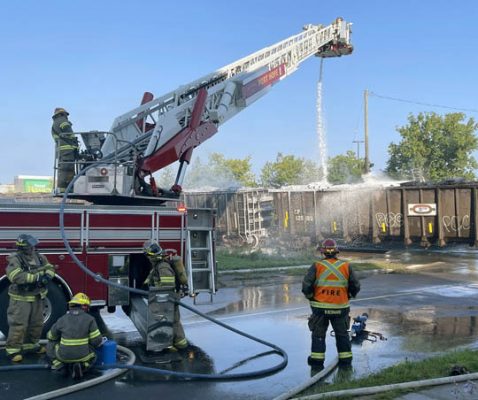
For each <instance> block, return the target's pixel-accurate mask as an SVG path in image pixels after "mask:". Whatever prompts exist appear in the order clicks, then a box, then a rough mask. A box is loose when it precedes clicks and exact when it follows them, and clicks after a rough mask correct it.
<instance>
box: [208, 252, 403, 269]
mask: <svg viewBox="0 0 478 400" xmlns="http://www.w3.org/2000/svg"><path fill="white" fill-rule="evenodd" d="M344 259H345V258H344ZM317 260H318V254H317V253H316V252H315V250H314V249H310V250H304V251H301V252H284V253H281V252H280V251H276V252H275V253H272V254H270V253H266V252H263V251H260V250H259V251H254V252H247V251H240V250H230V249H225V248H218V249H217V251H216V261H217V263H218V270H219V271H227V270H235V269H254V268H258V269H259V268H276V267H294V266H300V265H312V263H314V262H315V261H317ZM349 261H350V262H351V264H352V266H353V267H354V269H355V270H356V271H366V270H372V269H394V270H400V269H404V268H403V267H402V266H401V265H399V264H392V263H389V262H382V261H379V262H376V261H373V262H370V261H367V262H361V261H360V260H359V259H358V258H357V259H353V258H352V259H350V260H349ZM298 272H300V273H301V274H303V273H304V270H303V269H297V270H296V269H294V270H291V271H288V273H289V274H292V275H294V274H296V273H298Z"/></svg>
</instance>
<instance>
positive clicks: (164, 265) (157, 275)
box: [145, 259, 176, 289]
mask: <svg viewBox="0 0 478 400" xmlns="http://www.w3.org/2000/svg"><path fill="white" fill-rule="evenodd" d="M151 263H152V264H153V268H152V269H151V272H150V273H149V275H148V277H147V278H146V280H145V283H146V284H148V285H150V286H154V287H160V288H164V289H176V274H175V273H174V269H173V267H172V266H171V264H169V263H168V262H166V261H164V260H159V261H155V260H154V259H152V260H151Z"/></svg>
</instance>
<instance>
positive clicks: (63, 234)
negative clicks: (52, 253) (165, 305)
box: [60, 162, 288, 380]
mask: <svg viewBox="0 0 478 400" xmlns="http://www.w3.org/2000/svg"><path fill="white" fill-rule="evenodd" d="M97 164H101V162H96V163H94V164H91V165H89V166H87V167H85V168H83V169H82V170H81V171H80V172H79V173H78V174H77V175H76V176H75V177H74V178H73V179H72V181H71V182H70V183H69V184H68V186H67V188H66V190H65V192H64V194H63V198H62V201H61V204H60V233H61V238H62V240H63V243H64V245H65V248H66V250H67V251H68V253H69V255H70V257H71V258H72V259H73V261H74V262H75V264H76V265H77V266H78V267H79V268H80V269H81V270H82V271H83V272H84V273H85V274H87V275H89V276H90V277H92V278H93V279H95V280H96V281H99V282H101V283H103V284H105V285H108V286H112V287H115V288H117V289H120V290H126V291H129V292H131V293H136V294H139V295H141V296H148V291H146V290H141V289H137V288H132V287H129V286H125V285H121V284H119V283H116V282H112V281H109V280H107V279H105V278H103V277H102V276H100V275H98V274H96V273H94V272H93V271H91V270H90V269H89V268H88V267H87V266H85V265H84V264H83V263H82V261H81V260H80V259H79V258H78V257H77V256H76V255H75V253H74V252H73V249H72V247H71V246H70V243H69V241H68V238H67V237H66V232H65V219H64V216H65V204H66V200H67V198H68V193H69V192H70V191H71V189H72V187H73V185H74V183H75V182H76V181H77V180H78V178H79V177H80V176H81V175H83V174H85V173H86V172H87V171H88V170H90V169H92V168H93V167H95V166H96V165H97ZM169 301H170V302H172V303H176V304H178V305H179V306H181V307H184V308H186V309H188V310H190V311H192V312H193V313H195V314H197V315H199V316H201V317H203V318H205V319H207V320H209V321H211V322H212V323H214V324H217V325H219V326H221V327H223V328H225V329H227V330H230V331H231V332H234V333H236V334H238V335H240V336H243V337H246V338H248V339H250V340H253V341H255V342H257V343H261V344H263V345H265V346H267V347H270V348H271V349H272V350H273V352H274V353H276V354H278V355H279V356H280V357H282V361H281V362H280V363H278V364H277V365H275V366H273V367H270V368H265V369H261V370H256V371H252V372H245V373H228V374H191V373H186V372H174V373H173V372H171V371H167V372H166V371H163V373H167V374H168V375H171V376H173V377H178V378H179V377H182V378H187V379H204V380H211V379H212V380H237V379H254V378H258V377H263V376H267V375H271V374H273V373H275V372H278V371H280V370H282V369H284V368H285V367H286V366H287V363H288V356H287V353H286V352H285V350H283V349H282V348H280V347H278V346H276V345H275V344H272V343H269V342H267V341H265V340H262V339H259V338H257V337H255V336H252V335H250V334H248V333H245V332H243V331H240V330H239V329H236V328H233V327H232V326H229V325H227V324H225V323H223V322H221V321H219V320H217V319H215V318H213V317H210V316H209V315H206V314H204V313H202V312H201V311H199V310H197V309H196V308H194V307H191V306H189V305H188V304H185V303H183V302H181V301H180V300H176V299H173V298H170V299H169ZM123 368H126V367H124V366H123ZM128 368H129V367H128ZM141 370H143V371H149V372H152V371H151V370H156V371H160V370H157V369H155V368H148V367H141Z"/></svg>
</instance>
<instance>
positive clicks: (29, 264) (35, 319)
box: [5, 234, 55, 362]
mask: <svg viewBox="0 0 478 400" xmlns="http://www.w3.org/2000/svg"><path fill="white" fill-rule="evenodd" d="M37 244H38V240H37V239H36V238H34V237H33V236H31V235H26V234H21V235H20V236H18V238H17V241H16V246H17V249H18V250H17V252H16V253H14V254H11V255H10V256H8V257H7V261H8V266H7V269H6V275H7V278H8V280H9V281H10V282H11V283H10V287H9V289H8V295H9V297H10V302H9V305H8V311H7V319H8V325H9V331H8V337H7V342H6V346H5V350H6V352H7V356H8V357H9V358H10V360H11V361H12V362H20V361H22V360H23V356H22V353H37V354H42V353H45V347H43V346H40V344H39V340H40V336H41V333H42V329H43V299H44V298H45V297H46V295H47V293H48V289H47V286H48V283H49V282H50V281H51V280H52V279H53V277H54V276H55V268H54V267H53V265H51V264H50V263H49V262H48V260H47V258H46V257H45V256H44V255H43V254H40V253H38V251H36V249H35V246H36V245H37Z"/></svg>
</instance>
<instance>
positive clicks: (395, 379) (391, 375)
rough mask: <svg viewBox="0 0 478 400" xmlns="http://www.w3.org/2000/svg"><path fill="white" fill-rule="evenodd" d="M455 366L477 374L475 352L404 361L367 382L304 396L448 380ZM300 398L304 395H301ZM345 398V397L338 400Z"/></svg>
mask: <svg viewBox="0 0 478 400" xmlns="http://www.w3.org/2000/svg"><path fill="white" fill-rule="evenodd" d="M455 365H459V366H462V367H464V368H466V369H467V370H468V371H470V372H477V371H478V351H476V350H469V349H468V350H457V351H453V352H450V353H447V354H444V355H440V356H437V357H431V358H428V359H426V360H422V361H413V362H412V361H404V362H402V363H400V364H397V365H395V366H392V367H388V368H386V369H384V370H382V371H380V372H378V373H376V374H372V375H370V376H368V377H366V378H361V379H357V380H353V381H341V382H334V383H331V384H327V385H324V384H323V383H318V384H316V385H315V386H313V387H311V388H310V389H308V390H307V395H309V394H316V393H325V392H333V391H336V390H345V389H355V388H365V387H371V386H382V385H390V384H393V383H402V382H410V381H418V380H423V379H433V378H442V377H446V376H450V372H451V370H452V368H453V367H454V366H455ZM411 391H413V390H401V391H391V392H386V393H383V394H376V395H373V396H372V395H370V397H368V398H370V399H376V400H379V399H380V400H388V399H394V398H395V397H396V396H397V394H399V393H407V392H411ZM301 395H303V393H301ZM341 398H348V397H341Z"/></svg>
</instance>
